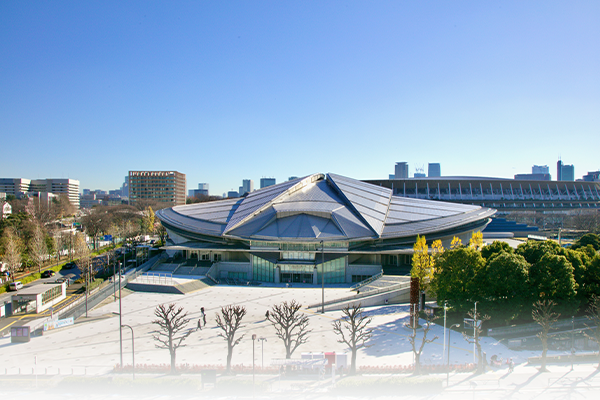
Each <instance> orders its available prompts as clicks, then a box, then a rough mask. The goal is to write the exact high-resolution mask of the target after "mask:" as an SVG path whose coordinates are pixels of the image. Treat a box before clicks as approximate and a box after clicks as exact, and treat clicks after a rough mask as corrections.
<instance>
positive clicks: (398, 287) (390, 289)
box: [307, 282, 410, 308]
mask: <svg viewBox="0 0 600 400" xmlns="http://www.w3.org/2000/svg"><path fill="white" fill-rule="evenodd" d="M407 288H410V282H403V283H398V284H396V285H391V286H388V287H384V288H381V289H375V290H369V291H368V292H365V293H360V294H356V295H354V296H346V297H340V298H338V299H333V300H329V301H326V302H325V303H314V304H310V305H309V306H308V307H307V308H315V307H321V305H323V304H324V305H326V306H327V305H331V304H336V303H342V302H344V301H351V300H356V299H362V298H364V297H370V296H374V295H376V294H381V293H387V292H393V291H395V290H401V289H407Z"/></svg>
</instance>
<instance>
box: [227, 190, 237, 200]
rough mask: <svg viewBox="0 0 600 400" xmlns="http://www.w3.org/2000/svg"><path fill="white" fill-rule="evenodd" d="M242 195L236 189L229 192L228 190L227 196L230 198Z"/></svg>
mask: <svg viewBox="0 0 600 400" xmlns="http://www.w3.org/2000/svg"><path fill="white" fill-rule="evenodd" d="M238 197H240V193H239V192H236V191H235V190H230V191H229V192H227V198H229V199H235V198H238Z"/></svg>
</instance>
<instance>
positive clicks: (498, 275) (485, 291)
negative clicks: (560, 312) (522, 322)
mask: <svg viewBox="0 0 600 400" xmlns="http://www.w3.org/2000/svg"><path fill="white" fill-rule="evenodd" d="M479 276H480V277H481V279H480V281H479V291H480V295H481V307H482V309H484V310H486V311H487V313H488V314H489V315H490V316H491V317H492V318H494V319H501V320H502V321H504V322H505V323H507V324H508V323H510V321H512V320H513V319H515V318H517V317H518V316H519V314H520V313H521V312H522V310H523V306H524V305H525V304H527V302H528V301H529V300H530V296H529V292H530V290H529V287H528V283H527V281H528V277H529V264H528V263H527V261H525V259H524V258H523V257H522V256H520V255H518V254H514V253H507V252H504V251H501V252H500V253H496V255H495V256H494V257H493V258H492V259H491V260H490V261H488V263H487V264H486V266H485V269H484V270H483V271H482V273H481V274H480V275H479Z"/></svg>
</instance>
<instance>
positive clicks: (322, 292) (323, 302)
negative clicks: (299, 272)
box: [321, 240, 325, 314]
mask: <svg viewBox="0 0 600 400" xmlns="http://www.w3.org/2000/svg"><path fill="white" fill-rule="evenodd" d="M321 314H325V242H324V241H323V240H321Z"/></svg>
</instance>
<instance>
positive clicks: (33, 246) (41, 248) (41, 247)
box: [29, 223, 48, 273]
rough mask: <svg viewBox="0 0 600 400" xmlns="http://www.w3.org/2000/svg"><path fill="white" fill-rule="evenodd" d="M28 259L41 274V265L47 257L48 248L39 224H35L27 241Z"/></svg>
mask: <svg viewBox="0 0 600 400" xmlns="http://www.w3.org/2000/svg"><path fill="white" fill-rule="evenodd" d="M29 257H30V258H31V260H32V261H33V264H34V265H35V266H37V268H38V272H39V273H41V272H42V265H43V264H44V261H46V258H47V257H48V246H47V245H46V234H45V232H44V230H43V229H42V227H41V225H40V224H39V223H36V224H35V227H34V228H33V234H32V235H31V238H30V239H29Z"/></svg>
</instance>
